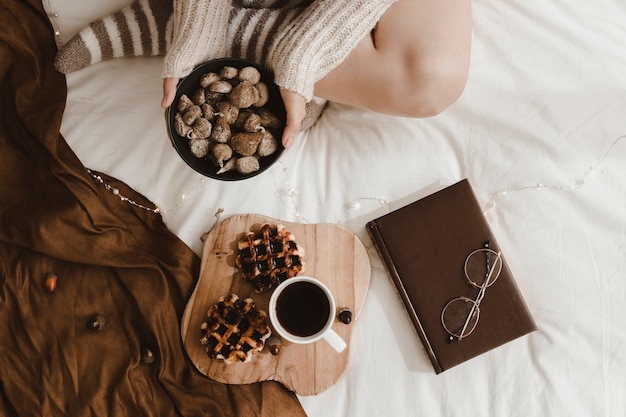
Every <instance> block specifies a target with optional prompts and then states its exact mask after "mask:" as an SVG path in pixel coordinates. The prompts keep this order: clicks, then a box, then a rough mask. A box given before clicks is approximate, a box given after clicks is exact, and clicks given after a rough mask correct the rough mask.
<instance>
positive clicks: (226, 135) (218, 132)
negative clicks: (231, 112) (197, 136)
mask: <svg viewBox="0 0 626 417" xmlns="http://www.w3.org/2000/svg"><path fill="white" fill-rule="evenodd" d="M211 139H213V140H214V141H216V142H219V143H226V142H228V140H229V139H230V125H229V124H228V122H227V121H226V119H225V118H224V116H217V119H216V120H215V124H214V125H213V131H212V132H211Z"/></svg>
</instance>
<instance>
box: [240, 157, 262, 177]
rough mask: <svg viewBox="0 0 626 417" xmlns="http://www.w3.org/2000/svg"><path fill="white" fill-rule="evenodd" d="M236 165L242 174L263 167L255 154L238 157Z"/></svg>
mask: <svg viewBox="0 0 626 417" xmlns="http://www.w3.org/2000/svg"><path fill="white" fill-rule="evenodd" d="M235 167H236V168H237V171H239V173H240V174H250V173H252V172H255V171H258V170H259V169H260V168H261V166H260V165H259V160H258V159H256V158H255V157H254V156H242V157H241V158H238V159H237V161H236V162H235Z"/></svg>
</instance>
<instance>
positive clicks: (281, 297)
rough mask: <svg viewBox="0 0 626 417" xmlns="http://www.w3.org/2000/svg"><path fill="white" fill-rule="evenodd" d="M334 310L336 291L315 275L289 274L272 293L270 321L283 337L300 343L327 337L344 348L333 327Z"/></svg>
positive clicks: (334, 345)
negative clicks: (334, 292) (290, 275)
mask: <svg viewBox="0 0 626 417" xmlns="http://www.w3.org/2000/svg"><path fill="white" fill-rule="evenodd" d="M335 311H336V304H335V298H334V297H333V294H332V293H331V292H330V290H329V289H328V287H327V286H326V285H324V283H322V282H321V281H320V280H318V279H316V278H313V277H307V276H295V277H293V278H289V279H287V280H285V281H284V282H283V283H281V284H280V285H279V286H278V287H276V289H275V290H274V292H273V293H272V295H271V297H270V306H269V316H270V322H271V324H272V327H274V330H275V331H276V333H278V334H279V335H280V336H281V337H282V338H283V339H285V340H288V341H290V342H292V343H298V344H307V343H313V342H316V341H318V340H320V339H324V340H325V341H326V342H328V344H329V345H330V346H332V348H333V349H335V350H336V351H337V352H341V351H343V350H344V349H345V348H346V342H345V341H344V340H343V339H342V338H341V336H339V335H338V334H337V333H336V332H335V331H334V330H333V329H332V325H333V323H334V321H335Z"/></svg>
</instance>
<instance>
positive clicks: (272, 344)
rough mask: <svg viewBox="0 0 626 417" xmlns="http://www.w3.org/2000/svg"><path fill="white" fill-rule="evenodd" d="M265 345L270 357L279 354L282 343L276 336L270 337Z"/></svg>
mask: <svg viewBox="0 0 626 417" xmlns="http://www.w3.org/2000/svg"><path fill="white" fill-rule="evenodd" d="M265 343H266V344H267V347H268V349H269V351H270V353H271V354H272V355H274V356H276V355H279V354H280V348H281V345H282V343H281V341H280V339H279V338H278V337H277V336H274V335H271V336H270V337H269V338H268V339H267V340H266V341H265Z"/></svg>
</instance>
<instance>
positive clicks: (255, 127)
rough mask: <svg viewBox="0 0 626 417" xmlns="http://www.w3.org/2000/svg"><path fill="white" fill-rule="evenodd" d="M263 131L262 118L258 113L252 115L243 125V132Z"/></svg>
mask: <svg viewBox="0 0 626 417" xmlns="http://www.w3.org/2000/svg"><path fill="white" fill-rule="evenodd" d="M263 129H264V128H263V126H261V116H259V115H258V114H256V113H252V114H250V115H249V116H248V118H247V119H246V121H245V122H244V123H243V130H245V131H246V132H250V133H252V132H258V131H260V130H263Z"/></svg>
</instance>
